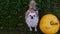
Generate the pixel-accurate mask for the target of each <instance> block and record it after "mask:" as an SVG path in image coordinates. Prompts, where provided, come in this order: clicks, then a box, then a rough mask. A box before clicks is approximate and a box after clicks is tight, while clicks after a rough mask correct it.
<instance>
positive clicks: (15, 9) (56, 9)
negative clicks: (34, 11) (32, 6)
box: [0, 0, 60, 34]
mask: <svg viewBox="0 0 60 34" xmlns="http://www.w3.org/2000/svg"><path fill="white" fill-rule="evenodd" d="M35 1H36V3H37V8H38V11H39V17H40V19H41V17H42V16H43V15H45V14H48V13H51V14H54V15H55V16H57V18H58V19H59V20H60V0H35ZM29 3H30V0H0V34H43V33H42V32H41V31H40V29H39V26H38V27H37V28H38V32H35V31H32V32H30V31H29V28H28V26H27V24H26V23H25V12H26V11H27V10H28V7H29V6H28V5H29ZM59 32H60V30H59V31H58V32H57V34H60V33H59Z"/></svg>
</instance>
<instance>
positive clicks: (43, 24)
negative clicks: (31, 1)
mask: <svg viewBox="0 0 60 34" xmlns="http://www.w3.org/2000/svg"><path fill="white" fill-rule="evenodd" d="M39 28H40V29H41V31H42V32H43V33H45V34H55V33H56V32H57V31H58V30H59V20H58V19H57V17H56V16H55V15H53V14H46V15H44V16H43V17H42V18H41V21H40V23H39Z"/></svg>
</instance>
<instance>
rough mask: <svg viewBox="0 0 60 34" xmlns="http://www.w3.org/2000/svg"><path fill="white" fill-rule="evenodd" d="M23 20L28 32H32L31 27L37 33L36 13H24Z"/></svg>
mask: <svg viewBox="0 0 60 34" xmlns="http://www.w3.org/2000/svg"><path fill="white" fill-rule="evenodd" d="M25 20H26V23H27V25H28V27H29V29H30V31H32V28H31V27H35V31H37V24H38V13H37V12H34V13H31V12H30V11H29V10H28V11H27V12H26V13H25Z"/></svg>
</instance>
